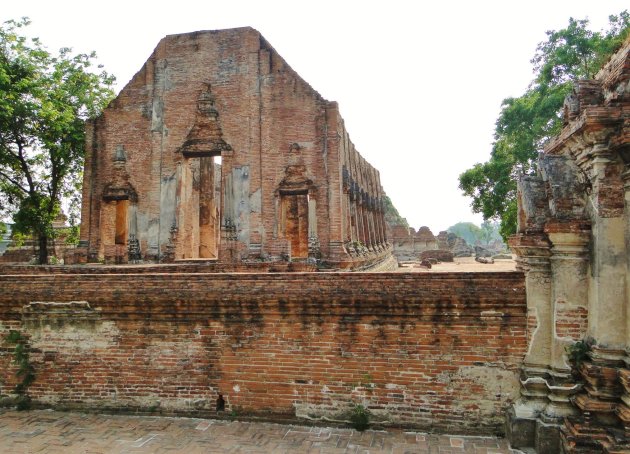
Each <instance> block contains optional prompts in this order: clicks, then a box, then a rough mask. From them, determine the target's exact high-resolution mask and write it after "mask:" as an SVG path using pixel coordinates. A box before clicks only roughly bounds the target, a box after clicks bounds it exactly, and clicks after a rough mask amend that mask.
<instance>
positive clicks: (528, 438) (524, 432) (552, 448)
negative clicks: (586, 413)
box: [505, 408, 560, 454]
mask: <svg viewBox="0 0 630 454" xmlns="http://www.w3.org/2000/svg"><path fill="white" fill-rule="evenodd" d="M505 435H506V438H507V439H508V441H509V442H510V446H511V447H512V448H519V449H525V448H534V449H535V451H536V453H537V454H558V453H559V452H560V424H559V423H556V422H555V421H553V422H545V421H543V420H541V419H540V418H531V417H530V418H526V417H519V416H517V415H516V412H515V411H514V408H510V409H509V410H508V413H507V418H506V426H505Z"/></svg>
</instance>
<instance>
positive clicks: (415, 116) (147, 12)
mask: <svg viewBox="0 0 630 454" xmlns="http://www.w3.org/2000/svg"><path fill="white" fill-rule="evenodd" d="M624 7H625V8H629V5H628V2H627V0H625V1H618V0H597V1H595V0H588V1H586V0H545V1H542V0H528V1H519V2H517V1H510V0H503V1H483V0H476V1H471V0H468V1H466V0H462V1H420V0H417V1H414V0H408V1H403V0H389V1H369V0H363V1H351V0H345V1H344V0H330V1H329V0H318V1H299V0H293V1H281V0H251V1H249V0H221V1H216V0H205V1H192V0H177V1H173V0H170V1H168V2H166V1H160V0H153V1H150V2H149V1H140V0H135V1H134V0H127V1H120V0H108V1H105V2H91V1H85V0H83V1H71V0H40V1H35V0H19V1H18V0H12V1H7V0H4V1H3V2H2V6H1V7H0V20H1V21H2V22H4V21H5V20H8V19H18V18H19V17H22V16H28V17H30V19H31V20H32V22H33V24H32V25H31V26H30V27H29V35H31V36H39V37H40V38H41V39H42V41H43V43H44V44H46V45H47V46H48V47H49V49H50V50H56V49H58V48H59V47H72V48H73V49H74V50H75V51H76V52H88V51H92V50H95V51H96V52H97V54H98V57H99V62H100V63H102V64H103V65H104V66H105V69H106V70H107V71H109V72H110V73H112V74H114V75H115V76H116V77H117V80H118V81H117V86H116V90H117V91H119V90H120V89H122V88H123V87H124V86H125V84H126V83H127V82H128V81H129V80H130V79H131V77H132V76H133V75H134V74H135V73H136V72H137V71H138V70H139V69H140V68H141V67H142V65H143V64H144V62H145V61H146V60H147V58H148V57H149V56H150V55H151V53H152V51H153V49H154V48H155V46H156V45H157V43H158V41H159V40H160V39H161V38H162V37H164V36H165V35H169V34H174V33H185V32H191V31H195V30H214V29H221V28H231V27H241V26H252V27H254V28H256V29H257V30H258V31H260V32H261V33H262V34H263V36H265V38H267V40H268V41H269V42H270V43H271V45H272V46H274V48H275V49H276V50H277V51H278V52H279V53H280V55H282V57H284V59H285V60H286V61H287V62H288V63H289V65H291V67H293V69H295V70H296V71H297V72H298V73H299V74H300V75H301V76H302V78H304V79H305V80H306V81H307V82H308V83H309V84H310V85H311V86H312V87H313V88H315V89H316V90H317V91H318V92H319V93H321V95H322V96H324V98H326V99H328V100H331V101H338V102H339V107H340V110H341V114H342V116H343V118H344V120H345V123H346V127H347V129H348V131H349V133H350V137H351V138H352V141H353V142H354V144H355V145H356V147H357V149H358V150H359V152H360V153H361V154H362V155H363V156H364V157H365V158H366V159H367V160H368V161H369V162H370V163H371V164H372V165H374V166H375V167H376V168H377V169H378V170H379V171H380V174H381V182H382V184H383V187H384V189H385V191H386V192H387V194H388V195H389V196H390V197H391V199H392V200H393V202H394V205H395V206H396V207H397V208H398V210H399V211H400V213H401V214H402V215H403V216H404V217H406V218H407V219H408V221H409V223H410V225H412V226H413V227H416V228H418V227H420V226H422V225H427V226H429V227H430V228H431V229H432V230H433V232H434V233H435V234H437V232H438V231H440V230H444V229H446V228H447V227H449V226H450V225H452V224H454V223H456V222H458V221H473V222H475V223H479V222H481V217H480V216H479V215H473V214H472V212H471V210H470V200H469V199H467V198H465V197H464V196H462V195H461V192H460V191H459V189H458V187H457V186H458V180H457V177H458V175H459V174H460V173H461V172H463V171H464V170H466V169H467V168H469V167H470V166H472V165H473V164H474V163H476V162H482V161H485V160H487V159H488V157H489V153H490V150H491V144H492V134H493V129H494V122H495V120H496V118H497V116H498V114H499V111H500V106H501V100H502V99H504V98H506V97H509V96H519V95H521V94H522V93H523V92H524V90H525V89H526V88H527V85H528V84H529V82H530V81H531V78H532V70H531V64H530V63H529V61H530V60H531V58H532V56H533V55H534V51H535V49H536V45H537V43H538V42H540V41H543V40H544V39H545V31H546V30H551V29H558V28H562V27H564V26H566V24H567V23H568V19H569V17H574V18H580V19H582V18H586V17H588V18H589V19H590V20H591V25H592V28H594V29H596V30H599V29H601V28H603V27H604V26H605V25H606V23H607V17H608V15H609V14H616V13H619V12H620V11H622V10H623V9H624Z"/></svg>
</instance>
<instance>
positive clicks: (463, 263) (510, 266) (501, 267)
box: [398, 256, 516, 273]
mask: <svg viewBox="0 0 630 454" xmlns="http://www.w3.org/2000/svg"><path fill="white" fill-rule="evenodd" d="M454 260H455V261H454V262H442V263H438V264H436V265H433V266H432V267H431V269H426V268H421V267H420V264H419V263H403V266H402V267H401V268H398V272H399V273H444V272H459V271H461V272H467V273H470V272H473V273H475V272H477V273H478V272H482V271H494V272H498V271H515V270H516V262H515V261H514V256H512V260H505V259H503V260H498V259H497V260H495V261H494V263H487V264H486V263H479V262H475V258H474V257H455V259H454Z"/></svg>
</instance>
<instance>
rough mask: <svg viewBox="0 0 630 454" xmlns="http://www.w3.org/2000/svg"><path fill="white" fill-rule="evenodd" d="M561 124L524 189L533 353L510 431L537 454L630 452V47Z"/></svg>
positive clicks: (524, 257)
mask: <svg viewBox="0 0 630 454" xmlns="http://www.w3.org/2000/svg"><path fill="white" fill-rule="evenodd" d="M564 121H565V125H564V128H563V130H562V132H561V134H560V135H559V136H557V137H555V138H554V139H553V140H552V141H551V142H550V143H549V144H548V145H547V146H546V147H545V150H544V153H543V154H542V155H541V156H540V158H539V160H538V168H539V174H538V175H535V176H526V177H523V178H522V179H521V180H520V182H519V185H518V197H519V217H518V224H519V227H518V234H517V235H516V236H514V237H513V238H512V239H511V243H510V244H511V247H512V248H513V250H514V251H515V252H516V254H517V255H518V261H519V263H520V266H521V268H522V269H523V270H524V271H525V274H526V285H527V308H528V321H527V324H528V338H529V348H528V351H527V355H526V356H525V359H524V365H523V368H522V375H521V396H522V397H521V399H520V400H519V401H518V402H517V403H516V404H515V405H514V407H513V409H512V411H511V416H510V423H509V424H508V432H509V433H510V436H511V439H512V444H513V446H516V447H527V446H535V447H536V451H537V452H538V453H539V454H545V453H549V454H551V453H558V452H566V453H577V452H580V453H581V452H589V453H597V452H606V453H612V452H615V453H621V452H630V356H629V352H630V311H629V304H630V281H629V280H628V271H629V269H630V250H629V248H630V39H628V40H626V42H625V45H624V46H623V47H622V48H621V50H619V51H618V52H617V53H616V54H615V55H614V56H613V57H612V58H611V59H610V61H609V62H608V63H607V64H606V65H605V66H604V67H603V69H601V70H600V71H599V73H598V74H597V75H596V77H595V78H594V79H593V80H584V81H579V82H578V83H577V84H576V86H575V89H574V92H573V94H571V95H570V96H569V97H568V98H567V100H566V101H565V108H564ZM576 342H578V344H577V346H578V347H579V346H581V347H583V348H584V350H588V351H587V352H585V353H586V355H585V356H584V357H583V358H579V359H582V361H580V362H579V364H576V363H573V366H574V368H573V370H572V368H571V364H570V363H569V356H570V355H571V351H573V352H574V354H575V355H578V356H579V353H580V350H579V349H578V348H577V347H576ZM592 342H595V344H594V345H593V346H592V347H590V348H589V345H590V343H592ZM576 367H577V368H576Z"/></svg>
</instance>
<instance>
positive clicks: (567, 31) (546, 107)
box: [459, 11, 630, 239]
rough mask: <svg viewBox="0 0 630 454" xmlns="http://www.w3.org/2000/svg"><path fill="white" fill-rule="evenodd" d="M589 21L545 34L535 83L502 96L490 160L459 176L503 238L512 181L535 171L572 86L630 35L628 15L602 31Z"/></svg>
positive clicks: (511, 221)
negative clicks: (518, 93) (517, 94)
mask: <svg viewBox="0 0 630 454" xmlns="http://www.w3.org/2000/svg"><path fill="white" fill-rule="evenodd" d="M588 23H589V22H588V20H587V19H584V20H576V19H573V18H571V19H569V25H568V26H567V27H566V28H564V29H562V30H557V31H548V32H547V40H546V41H544V42H541V43H539V44H538V47H537V48H536V54H535V55H534V58H533V59H532V60H531V63H532V64H533V67H534V80H533V81H532V83H531V84H530V86H529V88H528V89H527V91H526V92H525V93H524V94H523V95H522V96H520V97H518V98H506V99H504V100H503V102H502V109H501V113H500V114H499V118H498V119H497V122H496V127H495V134H494V143H493V146H492V151H491V153H490V159H489V160H488V161H487V162H484V163H477V164H475V165H474V166H473V167H472V168H470V169H468V170H466V171H465V172H464V173H462V174H461V175H460V176H459V188H460V189H461V190H462V191H463V192H464V194H465V195H467V196H470V197H472V204H471V206H472V209H473V211H474V212H475V213H481V214H482V215H483V217H484V219H495V220H500V221H501V223H500V232H501V235H502V236H503V238H504V239H507V237H508V236H509V235H511V234H513V233H515V232H516V209H517V207H516V180H517V178H518V176H519V175H520V174H528V173H531V172H532V171H534V170H535V159H536V157H537V155H538V152H539V151H540V150H541V149H542V148H543V147H544V145H545V144H546V143H547V141H548V140H549V139H550V138H552V137H553V136H555V135H556V134H558V133H559V132H560V130H561V128H562V118H561V111H562V107H563V104H564V99H565V97H566V96H567V95H568V94H569V93H570V92H571V90H572V88H573V84H574V82H576V81H577V80H579V79H590V78H592V77H593V76H594V75H595V73H596V72H597V71H598V70H599V69H600V68H601V66H602V65H603V64H604V63H605V61H606V60H607V59H608V58H609V57H610V55H611V54H612V53H614V52H615V51H616V50H617V49H618V48H619V47H620V46H621V44H622V43H623V41H624V40H625V38H626V37H627V36H628V34H629V32H630V16H629V14H628V12H627V11H623V12H622V13H621V14H619V15H616V16H615V15H613V16H609V27H608V29H607V30H605V31H601V32H593V31H591V30H589V29H588Z"/></svg>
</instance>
